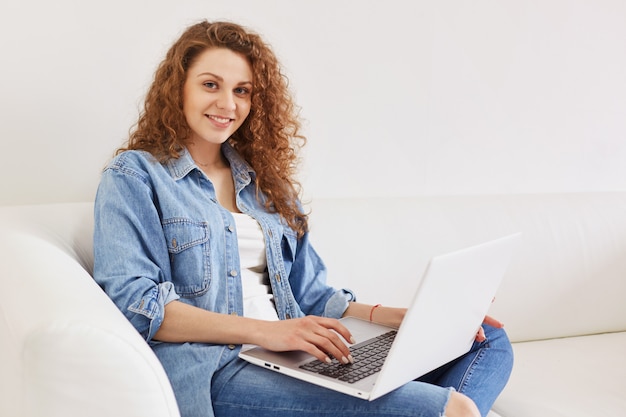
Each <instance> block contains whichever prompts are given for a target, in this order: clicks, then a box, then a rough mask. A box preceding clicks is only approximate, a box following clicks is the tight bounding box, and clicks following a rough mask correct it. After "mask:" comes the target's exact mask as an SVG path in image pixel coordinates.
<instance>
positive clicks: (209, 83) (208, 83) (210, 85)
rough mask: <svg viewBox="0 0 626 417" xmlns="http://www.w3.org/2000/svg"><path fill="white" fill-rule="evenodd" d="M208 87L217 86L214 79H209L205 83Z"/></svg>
mask: <svg viewBox="0 0 626 417" xmlns="http://www.w3.org/2000/svg"><path fill="white" fill-rule="evenodd" d="M203 85H204V86H205V87H206V88H211V89H213V88H217V84H215V83H214V82H213V81H207V82H205V83H204V84H203Z"/></svg>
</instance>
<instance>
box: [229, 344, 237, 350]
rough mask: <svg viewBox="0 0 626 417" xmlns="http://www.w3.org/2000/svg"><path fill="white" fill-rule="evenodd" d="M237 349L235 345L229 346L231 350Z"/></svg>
mask: <svg viewBox="0 0 626 417" xmlns="http://www.w3.org/2000/svg"><path fill="white" fill-rule="evenodd" d="M235 347H236V346H235V345H228V349H230V350H233V349H235Z"/></svg>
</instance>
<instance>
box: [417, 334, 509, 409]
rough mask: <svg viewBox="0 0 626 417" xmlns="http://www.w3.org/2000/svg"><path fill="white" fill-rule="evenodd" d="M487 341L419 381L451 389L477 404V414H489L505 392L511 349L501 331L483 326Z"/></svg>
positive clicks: (475, 345)
mask: <svg viewBox="0 0 626 417" xmlns="http://www.w3.org/2000/svg"><path fill="white" fill-rule="evenodd" d="M483 329H485V336H486V339H485V341H484V342H481V343H478V342H474V346H472V348H471V349H470V351H469V352H468V353H466V354H465V355H463V356H461V357H460V358H458V359H456V360H454V361H452V362H450V363H448V364H446V365H444V366H442V367H441V368H439V369H435V370H434V371H432V372H430V373H428V374H426V375H424V376H422V377H420V378H418V380H419V381H422V382H428V383H431V384H435V385H439V386H442V387H451V388H454V389H455V390H456V391H458V392H461V393H463V394H465V395H467V396H468V397H470V398H471V399H472V400H474V403H476V406H477V407H478V409H479V410H480V414H481V415H482V416H483V417H484V416H486V415H487V413H489V410H490V409H491V406H492V405H493V403H494V402H495V401H496V398H497V397H498V395H499V394H500V392H501V391H502V389H504V386H505V385H506V383H507V381H508V380H509V376H510V375H511V370H512V368H513V349H512V348H511V343H510V342H509V338H508V337H507V335H506V332H505V331H504V330H503V329H497V328H495V327H491V326H488V325H485V324H483Z"/></svg>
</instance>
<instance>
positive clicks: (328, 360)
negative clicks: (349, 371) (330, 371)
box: [326, 356, 333, 365]
mask: <svg viewBox="0 0 626 417" xmlns="http://www.w3.org/2000/svg"><path fill="white" fill-rule="evenodd" d="M326 363H327V364H329V365H330V364H331V363H333V360H332V359H331V358H329V357H328V356H326Z"/></svg>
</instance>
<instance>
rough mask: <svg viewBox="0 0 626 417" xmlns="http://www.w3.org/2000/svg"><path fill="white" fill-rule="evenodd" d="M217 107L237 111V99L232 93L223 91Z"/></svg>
mask: <svg viewBox="0 0 626 417" xmlns="http://www.w3.org/2000/svg"><path fill="white" fill-rule="evenodd" d="M217 107H218V108H219V109H224V110H235V107H236V104H235V97H234V95H233V93H232V92H230V91H222V92H221V93H220V96H219V97H218V99H217Z"/></svg>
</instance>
